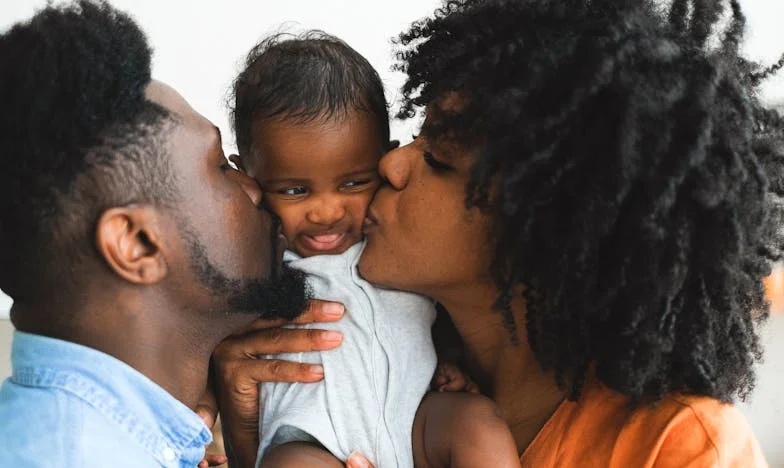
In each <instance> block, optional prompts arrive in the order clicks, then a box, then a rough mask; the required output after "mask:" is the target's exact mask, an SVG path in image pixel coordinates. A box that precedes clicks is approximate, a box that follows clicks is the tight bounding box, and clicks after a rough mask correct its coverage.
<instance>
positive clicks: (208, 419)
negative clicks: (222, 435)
mask: <svg viewBox="0 0 784 468" xmlns="http://www.w3.org/2000/svg"><path fill="white" fill-rule="evenodd" d="M196 414H198V415H199V417H201V419H203V420H204V424H206V425H207V427H209V428H210V429H212V427H213V426H214V425H215V420H216V419H217V418H218V402H217V401H216V400H215V394H214V393H213V392H212V389H211V388H209V387H208V388H207V391H206V392H204V395H202V396H201V398H200V399H199V402H198V403H197V404H196Z"/></svg>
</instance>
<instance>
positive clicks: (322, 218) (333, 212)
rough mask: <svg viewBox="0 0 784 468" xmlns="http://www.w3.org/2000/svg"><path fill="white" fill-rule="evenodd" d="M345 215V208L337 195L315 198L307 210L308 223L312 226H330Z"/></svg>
mask: <svg viewBox="0 0 784 468" xmlns="http://www.w3.org/2000/svg"><path fill="white" fill-rule="evenodd" d="M345 215H346V207H345V206H344V205H343V202H342V201H341V200H340V196H339V195H337V194H328V195H322V196H318V197H316V199H315V200H313V204H312V205H311V207H310V210H308V215H307V216H308V221H310V222H311V223H313V224H322V225H327V226H331V225H333V224H335V223H337V222H338V221H340V220H341V219H343V217H344V216H345Z"/></svg>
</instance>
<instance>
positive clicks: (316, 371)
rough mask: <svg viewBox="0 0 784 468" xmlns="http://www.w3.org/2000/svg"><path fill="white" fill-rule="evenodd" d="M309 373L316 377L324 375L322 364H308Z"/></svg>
mask: <svg viewBox="0 0 784 468" xmlns="http://www.w3.org/2000/svg"><path fill="white" fill-rule="evenodd" d="M310 373H311V374H313V375H315V376H318V377H324V366H321V365H318V364H315V365H312V366H310Z"/></svg>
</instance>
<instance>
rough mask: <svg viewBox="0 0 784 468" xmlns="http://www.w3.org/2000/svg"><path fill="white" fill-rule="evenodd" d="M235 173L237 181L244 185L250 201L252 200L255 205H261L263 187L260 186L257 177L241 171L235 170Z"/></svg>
mask: <svg viewBox="0 0 784 468" xmlns="http://www.w3.org/2000/svg"><path fill="white" fill-rule="evenodd" d="M235 173H236V177H237V183H238V184H240V187H242V190H243V191H244V192H245V194H246V195H247V196H248V198H250V201H252V202H253V204H254V205H255V206H260V205H261V198H262V191H261V187H259V183H258V182H256V179H254V178H252V177H250V176H248V175H246V174H244V173H242V172H240V171H235Z"/></svg>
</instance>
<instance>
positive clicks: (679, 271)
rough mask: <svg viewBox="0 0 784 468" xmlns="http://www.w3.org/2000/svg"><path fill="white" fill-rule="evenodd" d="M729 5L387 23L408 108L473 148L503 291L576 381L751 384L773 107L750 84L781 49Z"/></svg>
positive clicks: (726, 394)
mask: <svg viewBox="0 0 784 468" xmlns="http://www.w3.org/2000/svg"><path fill="white" fill-rule="evenodd" d="M728 5H729V6H730V8H727V6H728ZM728 5H727V4H725V2H722V1H719V0H693V1H692V0H675V1H674V2H673V4H672V7H671V9H670V10H669V11H663V10H662V8H661V5H659V4H658V3H657V2H654V1H653V0H638V1H633V2H618V1H614V0H548V1H543V0H448V1H445V2H444V6H443V7H442V8H441V9H439V10H438V11H437V12H436V14H435V15H434V16H433V17H431V18H428V19H425V20H422V21H419V22H417V23H415V24H414V25H413V26H412V28H411V29H410V30H409V31H408V32H406V33H404V34H403V35H402V36H401V37H400V43H401V50H400V52H399V57H400V59H401V66H400V68H401V70H402V71H404V72H406V73H407V74H408V76H409V78H408V81H407V82H406V84H405V85H404V95H405V96H404V99H405V102H404V105H403V108H402V109H403V110H402V115H403V116H410V115H413V114H414V113H415V112H416V110H417V109H421V108H422V107H424V106H428V105H430V106H431V107H430V111H432V113H434V114H435V117H436V118H435V119H433V121H434V122H435V123H434V125H428V126H427V127H426V128H423V132H422V133H423V134H424V135H426V136H427V137H428V138H434V139H438V138H448V139H454V138H457V139H458V140H460V142H462V143H463V144H464V145H465V146H467V147H469V148H471V149H474V150H475V151H476V162H475V165H474V167H473V170H472V177H471V180H470V182H469V184H468V187H467V200H466V202H467V204H468V205H469V206H479V207H480V208H482V209H484V210H486V211H488V212H489V213H490V214H491V215H492V217H493V219H494V227H493V232H492V239H493V240H494V242H495V252H496V254H495V257H494V262H493V267H492V273H493V274H494V276H495V279H496V282H497V284H498V286H499V288H500V289H501V291H502V294H501V296H500V297H499V300H498V304H497V305H498V307H499V309H501V310H502V311H504V312H505V317H506V318H507V321H508V322H507V323H508V324H509V325H510V327H514V326H515V325H519V326H526V327H527V337H528V341H529V343H530V346H531V347H532V349H533V351H534V353H535V355H536V357H537V359H538V361H539V362H540V364H542V365H543V366H544V367H545V368H547V369H552V370H553V371H554V372H555V375H556V376H557V378H558V380H559V381H560V383H561V384H563V385H564V386H565V387H567V388H569V389H570V390H571V396H572V397H576V396H577V395H578V393H579V391H580V389H581V387H582V385H583V382H584V380H585V378H586V376H587V375H588V374H589V373H590V372H591V369H595V372H596V375H598V377H599V378H600V379H601V380H602V381H603V382H604V383H605V384H607V385H608V386H610V387H611V388H613V389H615V390H617V391H619V392H621V393H623V394H626V395H628V396H630V397H631V399H632V401H640V400H649V399H654V400H655V399H657V398H659V397H661V396H662V395H664V394H665V393H668V392H672V391H683V392H689V393H696V394H700V395H708V396H711V397H715V398H718V399H721V400H725V401H730V400H732V399H733V398H734V397H735V396H737V395H741V396H743V395H745V394H746V393H747V392H748V391H749V390H750V389H751V388H752V386H753V383H754V367H753V366H754V363H755V361H756V360H758V359H759V357H760V354H761V351H762V350H761V347H760V344H759V338H758V334H757V330H756V326H755V325H756V323H757V321H759V320H761V319H762V318H764V317H765V316H766V315H767V311H768V304H767V303H766V301H765V297H764V291H763V286H762V281H761V279H762V277H763V276H765V275H767V274H769V273H770V266H771V262H773V261H776V260H778V259H780V258H781V254H782V250H781V247H782V232H781V231H782V229H781V227H782V201H781V195H782V194H784V171H783V170H782V161H784V122H783V121H782V118H781V117H780V116H779V115H778V114H777V113H776V112H773V111H770V110H768V109H766V108H765V107H764V106H763V105H762V104H761V103H760V101H759V100H758V98H757V85H758V84H759V82H760V80H761V79H763V78H764V77H765V76H766V75H768V74H770V73H771V72H773V71H775V70H776V69H777V68H779V67H780V66H781V63H782V62H779V63H778V64H777V65H775V66H773V67H770V68H769V69H768V70H764V69H762V67H760V66H758V65H756V64H754V63H752V62H750V61H748V60H745V59H744V58H743V57H742V56H741V55H740V53H739V50H738V49H739V44H740V42H741V39H742V36H743V30H744V25H745V19H744V17H743V14H742V11H741V9H740V5H739V4H738V1H737V0H732V1H730V2H728ZM723 13H726V16H725V15H723ZM725 17H729V18H730V21H729V23H728V26H727V27H726V28H723V27H722V26H721V25H723V24H724V22H723V21H722V18H725ZM714 39H716V40H714ZM452 95H457V96H459V97H460V98H462V99H461V100H459V101H461V102H460V108H458V109H450V108H448V106H440V105H439V102H440V101H442V98H443V97H445V96H452ZM446 101H449V100H446ZM446 101H444V102H446ZM451 101H455V100H454V99H452V100H451ZM521 285H523V286H525V288H524V290H525V293H524V297H525V299H526V303H527V311H526V320H527V322H526V324H515V323H514V320H513V319H512V317H511V313H510V312H509V309H508V306H509V303H510V301H511V298H512V296H513V294H516V292H517V291H519V290H520V289H522V288H521V287H520V286H521Z"/></svg>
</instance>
